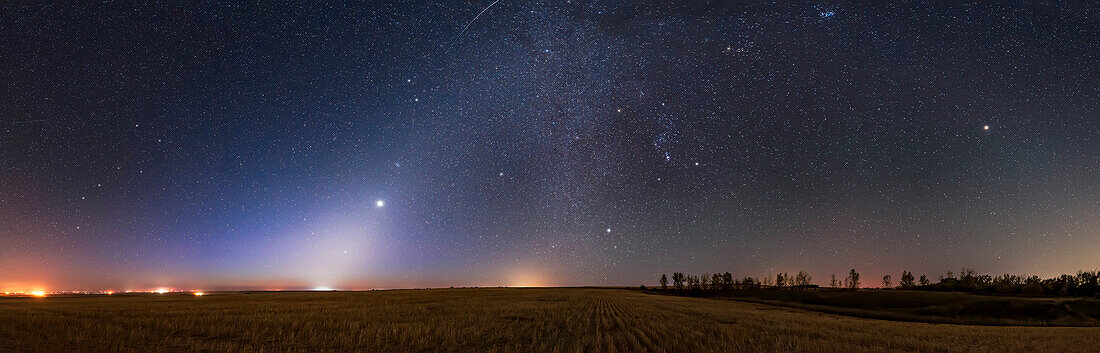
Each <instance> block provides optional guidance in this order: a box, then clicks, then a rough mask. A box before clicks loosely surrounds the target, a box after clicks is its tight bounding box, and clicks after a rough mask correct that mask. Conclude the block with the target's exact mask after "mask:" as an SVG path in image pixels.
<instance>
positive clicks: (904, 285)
mask: <svg viewBox="0 0 1100 353" xmlns="http://www.w3.org/2000/svg"><path fill="white" fill-rule="evenodd" d="M812 280H813V279H812V278H811V277H810V275H809V274H807V273H806V272H804V271H798V273H796V274H794V275H790V274H788V273H787V272H781V273H778V274H776V275H775V277H774V280H773V277H771V276H764V277H749V276H745V277H742V278H734V277H733V275H732V274H731V273H729V272H725V273H717V272H716V273H714V274H707V273H703V274H702V275H690V274H684V273H683V272H675V273H673V274H672V277H671V282H669V281H670V278H669V277H668V276H667V275H665V274H661V277H660V278H659V279H658V284H659V285H660V289H661V290H666V291H668V290H675V291H689V292H692V293H701V292H703V291H728V290H755V289H763V288H769V289H808V288H818V287H819V286H818V285H816V284H814V283H813V282H812ZM862 284H863V283H862V282H861V277H860V274H859V272H858V271H856V270H855V269H852V270H850V271H849V272H848V275H847V276H845V277H843V278H839V279H838V278H837V276H836V275H835V274H834V275H832V276H831V277H830V279H829V283H828V287H830V288H834V289H847V290H858V289H860V288H863V287H862ZM642 288H643V289H645V286H642ZM879 289H906V290H928V291H945V292H974V293H997V294H1025V295H1054V296H1100V271H1077V274H1076V275H1069V274H1063V275H1061V276H1058V277H1052V278H1046V279H1044V278H1040V277H1039V276H1021V275H1012V274H1003V275H998V276H992V275H982V274H978V273H977V272H975V271H974V270H973V269H963V270H962V271H960V272H959V274H958V276H956V275H955V273H953V272H950V271H949V272H947V274H945V275H941V276H939V278H938V279H937V281H936V282H935V283H933V282H932V281H931V280H929V279H928V276H927V275H924V274H922V275H920V277H919V278H918V277H916V275H914V274H913V273H912V272H909V271H907V270H902V271H901V276H900V277H899V281H898V283H897V286H895V285H894V278H893V276H891V275H890V274H887V275H885V276H883V277H882V282H881V286H879Z"/></svg>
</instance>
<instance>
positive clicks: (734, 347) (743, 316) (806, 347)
mask: <svg viewBox="0 0 1100 353" xmlns="http://www.w3.org/2000/svg"><path fill="white" fill-rule="evenodd" d="M0 351H4V352H8V351H13V352H54V351H57V352H65V351H73V352H179V351H188V352H193V351H199V352H226V351H230V352H285V351H302V352H307V351H308V352H348V351H359V352H431V351H442V352H893V351H911V352H1088V351H1100V327H996V326H964V325H944V324H927V323H913V322H897V321H886V320H875V319H864V318H856V317H849V316H840V315H834V314H825V313H819V312H812V311H804V310H800V309H793V308H783V307H778V306H770V305H765V304H754V303H745V302H737V301H729V300H714V299H706V298H687V297H676V296H665V295H652V294H645V293H642V292H640V291H633V290H618V289H594V288H593V289H588V288H547V289H498V288H493V289H438V290H401V291H377V292H324V293H303V292H298V293H293V292H291V293H253V294H243V293H227V294H214V295H207V296H202V297H195V296H189V295H160V296H158V295H144V296H101V297H48V298H3V299H0Z"/></svg>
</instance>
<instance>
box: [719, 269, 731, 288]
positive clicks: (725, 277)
mask: <svg viewBox="0 0 1100 353" xmlns="http://www.w3.org/2000/svg"><path fill="white" fill-rule="evenodd" d="M722 289H725V290H730V289H733V274H730V273H729V272H726V273H723V274H722Z"/></svg>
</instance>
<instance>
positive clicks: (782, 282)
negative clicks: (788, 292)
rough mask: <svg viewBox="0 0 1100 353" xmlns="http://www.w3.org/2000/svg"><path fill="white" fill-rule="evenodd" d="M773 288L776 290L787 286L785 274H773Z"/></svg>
mask: <svg viewBox="0 0 1100 353" xmlns="http://www.w3.org/2000/svg"><path fill="white" fill-rule="evenodd" d="M775 286H776V287H777V288H783V287H786V286H787V273H785V272H780V273H777V274H775Z"/></svg>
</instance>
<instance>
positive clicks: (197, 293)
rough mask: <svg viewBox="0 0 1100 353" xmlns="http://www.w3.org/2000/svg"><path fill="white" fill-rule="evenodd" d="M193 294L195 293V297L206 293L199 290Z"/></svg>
mask: <svg viewBox="0 0 1100 353" xmlns="http://www.w3.org/2000/svg"><path fill="white" fill-rule="evenodd" d="M194 294H195V296H196V297H201V296H204V295H206V293H203V292H201V291H200V292H195V293H194Z"/></svg>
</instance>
